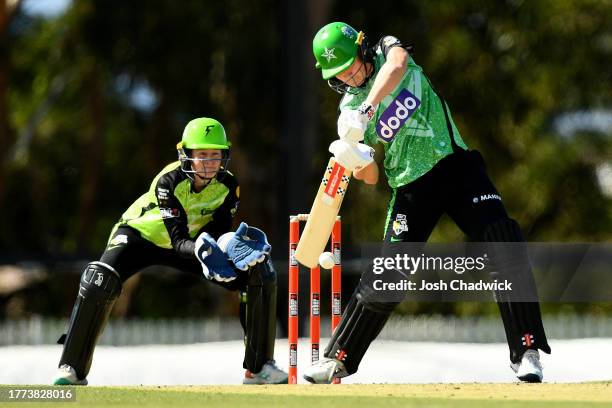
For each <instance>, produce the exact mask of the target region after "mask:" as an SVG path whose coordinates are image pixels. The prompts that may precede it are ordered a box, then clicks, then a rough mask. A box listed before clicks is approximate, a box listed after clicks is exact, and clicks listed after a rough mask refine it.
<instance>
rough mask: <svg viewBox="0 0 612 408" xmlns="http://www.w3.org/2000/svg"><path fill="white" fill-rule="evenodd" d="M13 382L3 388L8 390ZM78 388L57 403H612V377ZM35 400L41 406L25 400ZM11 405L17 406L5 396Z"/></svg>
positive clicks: (184, 407) (185, 407)
mask: <svg viewBox="0 0 612 408" xmlns="http://www.w3.org/2000/svg"><path fill="white" fill-rule="evenodd" d="M21 387H23V386H21ZM7 388H9V386H2V387H1V388H0V389H1V390H2V391H3V393H2V394H3V395H6V389H7ZM10 388H18V387H16V386H13V387H10ZM76 393H77V394H76V395H77V402H76V403H75V402H67V403H53V404H52V405H53V407H64V406H65V407H74V406H79V407H81V406H86V407H108V406H111V407H139V408H144V407H146V408H155V407H160V408H161V407H172V406H174V407H180V408H189V407H223V408H230V407H245V408H256V407H271V406H284V407H316V408H320V407H334V408H337V407H351V408H357V407H513V406H529V407H530V408H533V407H604V406H610V404H611V403H612V382H594V383H579V384H368V385H360V384H353V385H317V386H312V385H297V386H295V385H294V386H291V385H277V386H242V385H235V386H180V387H177V386H141V387H82V388H76ZM33 404H36V405H37V406H40V403H23V402H22V403H20V404H19V406H31V405H33ZM8 405H10V406H14V405H13V404H11V403H8V402H6V400H5V401H4V402H0V406H8Z"/></svg>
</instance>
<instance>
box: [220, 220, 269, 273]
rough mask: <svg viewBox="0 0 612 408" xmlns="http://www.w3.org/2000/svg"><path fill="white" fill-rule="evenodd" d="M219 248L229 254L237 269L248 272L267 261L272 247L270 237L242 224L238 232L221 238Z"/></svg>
mask: <svg viewBox="0 0 612 408" xmlns="http://www.w3.org/2000/svg"><path fill="white" fill-rule="evenodd" d="M219 247H220V248H221V249H222V250H223V251H224V252H225V253H226V254H227V256H228V258H229V259H230V261H232V263H233V264H234V265H235V266H236V268H238V269H240V270H243V271H246V270H248V269H249V267H251V266H254V265H256V264H258V263H260V262H263V261H264V260H265V259H266V255H270V252H271V251H272V246H271V245H270V244H269V243H268V237H266V234H265V233H264V232H263V231H262V230H260V229H259V228H255V227H249V226H248V225H247V224H246V223H245V222H243V223H240V226H239V227H238V229H237V230H236V232H227V233H225V234H223V235H221V237H219Z"/></svg>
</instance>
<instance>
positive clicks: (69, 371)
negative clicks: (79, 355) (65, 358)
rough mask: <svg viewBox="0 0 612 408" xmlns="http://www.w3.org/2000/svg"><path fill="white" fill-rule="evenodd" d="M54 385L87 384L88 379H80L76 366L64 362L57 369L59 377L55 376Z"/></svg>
mask: <svg viewBox="0 0 612 408" xmlns="http://www.w3.org/2000/svg"><path fill="white" fill-rule="evenodd" d="M53 385H87V379H86V378H83V379H82V380H79V378H78V377H77V374H76V371H75V370H74V368H72V367H70V366H69V365H68V364H62V365H61V366H60V367H59V368H58V369H57V377H55V381H53Z"/></svg>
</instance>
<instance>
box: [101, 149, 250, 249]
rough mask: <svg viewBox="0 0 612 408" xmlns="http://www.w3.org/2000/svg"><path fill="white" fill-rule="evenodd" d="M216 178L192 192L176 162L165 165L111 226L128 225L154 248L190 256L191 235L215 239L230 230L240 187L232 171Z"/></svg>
mask: <svg viewBox="0 0 612 408" xmlns="http://www.w3.org/2000/svg"><path fill="white" fill-rule="evenodd" d="M220 178H221V181H219V180H217V179H216V178H215V179H213V180H212V181H211V182H210V183H209V184H208V185H207V186H206V187H205V188H204V189H202V191H200V192H198V193H196V192H194V191H193V188H192V181H191V179H190V178H189V177H187V175H186V174H185V173H184V172H183V171H182V170H181V168H180V163H179V162H178V161H177V162H174V163H172V164H169V165H168V166H166V167H165V168H164V169H163V170H162V171H161V172H160V173H159V174H158V175H157V176H156V177H155V179H154V180H153V182H152V183H151V188H150V189H149V191H147V192H146V193H145V194H143V195H142V196H141V197H140V198H139V199H138V200H136V201H135V202H134V203H133V204H132V205H131V206H130V207H129V208H128V209H127V211H125V213H123V215H122V216H121V220H119V222H118V223H117V224H116V225H115V229H116V228H118V227H119V226H125V225H127V226H130V227H132V228H134V229H135V230H137V231H139V232H140V235H141V236H142V237H143V238H144V239H146V240H148V241H150V242H152V243H153V244H155V245H157V246H158V247H161V248H167V249H171V248H174V249H175V250H176V251H177V252H178V253H179V254H180V255H181V256H184V257H190V256H192V255H193V249H194V245H195V244H194V238H196V237H197V236H198V235H199V234H200V233H201V232H203V231H206V232H208V233H209V234H210V235H212V236H213V237H214V238H215V239H216V238H218V237H219V236H220V235H221V234H223V233H225V232H228V231H229V230H230V229H231V226H232V217H233V216H234V214H235V213H236V210H237V209H238V202H239V196H240V188H239V186H238V181H237V180H236V178H235V177H234V175H233V174H231V173H229V172H228V173H227V174H225V175H223V176H222V177H220ZM115 229H113V232H114V230H115ZM111 237H112V233H111ZM109 245H113V243H112V242H109Z"/></svg>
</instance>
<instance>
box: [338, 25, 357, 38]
mask: <svg viewBox="0 0 612 408" xmlns="http://www.w3.org/2000/svg"><path fill="white" fill-rule="evenodd" d="M340 31H342V34H344V36H345V37H347V38H351V39H353V38H355V32H354V31H353V30H351V29H350V28H349V27H348V26H343V27H342V28H341V29H340Z"/></svg>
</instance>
